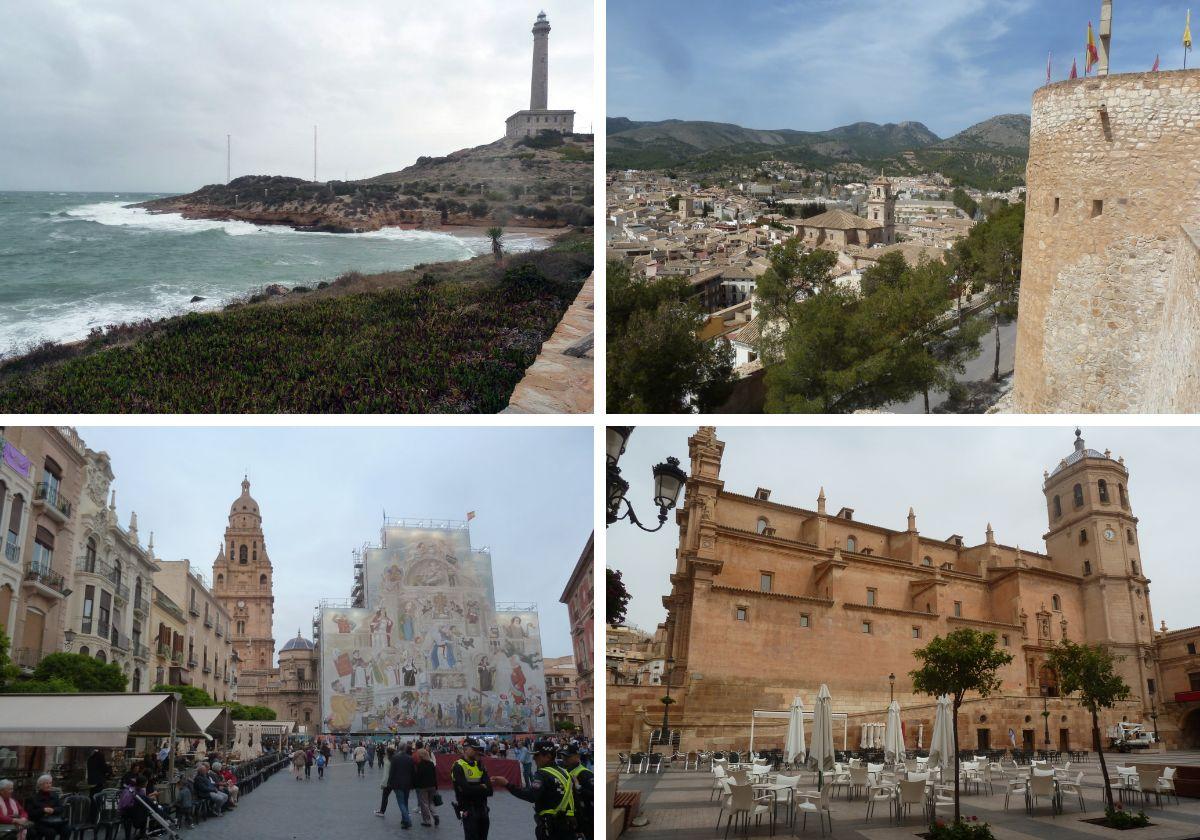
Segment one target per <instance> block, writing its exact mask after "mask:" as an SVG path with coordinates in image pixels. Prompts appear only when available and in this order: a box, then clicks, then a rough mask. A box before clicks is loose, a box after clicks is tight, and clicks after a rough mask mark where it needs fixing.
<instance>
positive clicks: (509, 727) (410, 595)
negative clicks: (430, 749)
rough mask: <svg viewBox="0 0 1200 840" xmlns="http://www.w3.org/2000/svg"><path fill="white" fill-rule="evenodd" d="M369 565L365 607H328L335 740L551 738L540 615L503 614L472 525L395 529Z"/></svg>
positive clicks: (324, 681)
mask: <svg viewBox="0 0 1200 840" xmlns="http://www.w3.org/2000/svg"><path fill="white" fill-rule="evenodd" d="M362 562H363V578H364V599H363V603H364V604H365V605H366V606H365V607H362V608H338V607H322V609H321V617H320V621H321V645H320V650H321V719H322V723H323V731H324V732H327V733H355V734H386V733H404V732H411V733H417V732H419V733H426V734H449V733H459V732H496V733H499V732H545V731H548V730H549V721H548V716H547V709H546V697H545V684H546V681H545V675H544V673H543V670H542V643H541V631H540V625H539V622H538V617H537V613H536V612H534V611H531V610H497V608H496V602H495V596H494V589H493V583H492V559H491V556H490V554H488V553H487V552H483V551H473V550H472V549H471V541H470V532H469V530H468V529H467V528H466V527H465V526H463V527H447V528H414V527H407V526H403V525H385V526H384V529H383V533H382V539H381V544H380V545H379V546H371V547H368V548H365V549H364V550H363V553H362Z"/></svg>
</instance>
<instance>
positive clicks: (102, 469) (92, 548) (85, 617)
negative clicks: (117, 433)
mask: <svg viewBox="0 0 1200 840" xmlns="http://www.w3.org/2000/svg"><path fill="white" fill-rule="evenodd" d="M113 478H114V475H113V470H112V463H111V461H110V460H109V457H108V454H107V453H105V452H93V451H92V450H91V449H88V450H86V480H85V488H84V492H83V493H82V495H81V497H80V500H79V506H78V516H79V524H78V538H79V549H80V550H79V552H78V557H76V558H75V562H74V568H73V573H74V577H73V581H72V589H71V595H70V598H69V599H68V605H67V613H68V629H70V630H73V631H74V632H75V634H76V635H75V641H74V643H73V647H72V650H73V652H75V653H79V654H82V655H84V656H94V657H95V658H96V659H99V660H100V661H101V662H112V663H113V664H115V665H117V666H119V667H120V668H121V670H122V671H124V672H125V675H126V679H127V680H128V687H129V690H130V691H133V692H139V691H147V690H149V688H150V687H151V685H153V683H152V681H151V678H152V676H153V659H152V656H151V650H150V642H151V637H152V635H153V629H152V625H151V623H150V622H151V617H150V598H151V595H152V593H153V589H154V576H155V574H156V573H157V572H158V570H159V566H158V562H157V560H156V559H155V557H154V535H153V534H151V535H150V538H149V540H148V542H147V544H146V545H145V546H143V545H142V543H141V535H140V534H139V533H138V521H137V513H136V512H131V513H130V514H129V525H128V527H125V528H122V527H121V525H120V523H119V521H118V516H117V493H116V490H114V489H112V483H113Z"/></svg>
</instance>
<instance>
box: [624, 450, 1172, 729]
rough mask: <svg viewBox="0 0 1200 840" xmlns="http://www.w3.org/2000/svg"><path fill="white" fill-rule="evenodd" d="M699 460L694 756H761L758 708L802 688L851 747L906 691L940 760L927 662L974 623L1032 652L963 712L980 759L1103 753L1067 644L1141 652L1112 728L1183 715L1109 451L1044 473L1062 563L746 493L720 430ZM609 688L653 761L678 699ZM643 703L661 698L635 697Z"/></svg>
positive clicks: (1130, 668)
mask: <svg viewBox="0 0 1200 840" xmlns="http://www.w3.org/2000/svg"><path fill="white" fill-rule="evenodd" d="M688 446H689V454H690V459H691V469H690V470H689V477H688V480H687V492H686V501H685V502H684V503H683V505H682V506H681V508H680V509H679V510H678V511H677V522H678V525H679V543H678V549H677V552H676V566H675V570H674V574H672V575H671V579H670V594H669V595H666V596H665V597H664V598H663V604H664V606H665V607H666V608H667V610H668V616H667V620H666V622H665V624H664V625H661V626H660V629H661V630H663V631H665V633H664V634H665V638H666V645H667V654H666V655H667V656H669V657H673V659H674V665H673V669H672V670H671V672H670V682H671V686H672V691H671V696H672V699H673V700H676V702H677V704H676V705H673V706H672V707H671V717H672V723H673V726H672V729H675V728H678V729H679V730H680V735H681V739H680V743H681V744H683V745H684V746H683V748H684V749H704V748H728V747H739V748H745V746H746V743H747V740H748V736H749V728H750V722H751V716H752V713H753V711H754V710H756V709H758V710H785V709H787V708H788V707H789V706H790V705H791V701H792V698H793V697H794V696H795V695H797V694H799V695H800V696H801V697H802V698H803V700H804V702H805V704H806V707H807V708H809V709H811V708H812V704H813V700H814V698H815V695H816V691H817V688H818V687H819V686H820V684H821V683H828V685H829V688H830V691H831V693H832V694H833V699H834V706H835V711H837V712H844V713H846V714H847V715H848V718H847V726H848V729H849V733H850V737H849V743H850V746H851V747H854V746H857V745H858V743H859V740H858V732H859V731H860V727H861V725H862V724H863V723H871V722H882V721H883V719H884V718H883V714H884V710H885V709H886V707H887V704H888V702H889V696H890V692H891V691H892V690H893V689H894V692H895V697H896V699H898V700H899V701H900V704H901V707H902V709H903V710H904V711H903V714H902V719H903V720H904V722H905V727H906V738H907V741H908V745H909V747H910V748H914V747H916V746H917V739H918V737H920V735H921V731H922V724H923V725H924V736H925V738H926V741H925V743H924V746H926V747H927V746H928V740H927V739H928V736H929V733H930V732H931V728H932V720H933V711H934V708H933V706H932V704H931V703H930V698H928V697H925V696H922V695H918V694H915V693H914V692H913V690H912V684H911V679H910V677H909V672H910V671H911V670H913V669H914V668H915V667H916V664H917V663H916V660H915V658H914V657H913V651H914V649H916V648H919V647H922V646H924V645H925V644H927V643H928V641H929V640H930V639H932V638H934V637H935V636H938V635H943V634H945V633H948V632H951V631H953V630H955V629H957V628H960V627H972V628H976V629H978V630H981V631H992V632H995V633H996V635H997V639H998V643H999V645H1000V646H1001V647H1002V648H1003V649H1004V650H1005V651H1007V652H1008V653H1010V654H1012V656H1013V661H1012V663H1011V664H1010V665H1008V666H1007V667H1006V668H1004V669H1003V671H1002V674H1001V677H1002V679H1003V687H1002V690H1001V691H1000V693H999V694H998V695H996V696H993V697H991V698H988V699H986V700H981V699H974V700H969V701H968V702H967V703H966V704H965V705H964V706H963V709H962V716H961V718H960V724H959V725H960V730H959V737H960V739H961V743H962V745H963V748H964V749H972V748H979V749H984V748H993V749H1002V748H1007V747H1010V746H1016V747H1019V748H1022V747H1023V748H1027V749H1033V748H1036V749H1041V748H1044V747H1045V746H1046V743H1045V740H1046V735H1045V733H1046V731H1047V730H1048V731H1049V734H1050V742H1051V743H1050V746H1051V747H1052V748H1056V749H1091V747H1092V744H1091V727H1090V719H1089V717H1088V716H1087V714H1086V713H1085V712H1084V711H1083V710H1082V709H1081V708H1080V707H1079V704H1078V703H1077V702H1076V701H1074V700H1070V699H1067V698H1063V697H1061V696H1060V692H1059V689H1058V685H1057V680H1056V677H1055V674H1054V673H1053V672H1052V671H1051V670H1050V669H1049V668H1048V667H1046V662H1047V657H1048V655H1049V653H1050V651H1051V649H1052V647H1053V646H1054V645H1056V644H1057V643H1058V642H1059V641H1060V640H1062V639H1064V638H1066V639H1071V640H1073V641H1078V642H1089V643H1103V644H1105V645H1107V646H1108V647H1110V648H1111V649H1112V650H1113V651H1114V652H1115V653H1117V654H1118V655H1120V656H1122V657H1124V658H1123V660H1122V661H1121V663H1120V665H1119V669H1120V673H1121V675H1122V676H1123V677H1124V679H1125V681H1126V683H1128V684H1129V686H1131V688H1132V695H1131V698H1130V699H1129V700H1128V701H1126V702H1123V703H1120V704H1119V705H1118V706H1117V707H1115V708H1113V709H1111V710H1108V711H1107V712H1106V713H1105V714H1104V716H1103V720H1102V724H1103V725H1105V726H1108V725H1112V724H1114V723H1116V722H1118V721H1121V720H1123V719H1124V720H1129V721H1134V722H1144V723H1145V725H1146V727H1147V728H1148V729H1149V728H1150V726H1151V718H1152V715H1153V714H1155V713H1156V712H1161V711H1163V710H1164V696H1163V695H1164V692H1169V691H1172V690H1173V689H1172V688H1171V687H1170V686H1167V687H1166V688H1165V689H1162V690H1160V689H1159V686H1161V685H1162V683H1163V681H1162V679H1161V678H1162V677H1163V676H1164V674H1165V673H1166V672H1165V671H1163V672H1162V673H1160V661H1159V659H1160V657H1159V650H1158V648H1159V640H1158V639H1156V634H1155V632H1154V618H1153V612H1152V610H1151V606H1150V580H1149V578H1148V577H1147V576H1146V570H1145V568H1144V567H1143V564H1142V555H1141V551H1140V544H1139V537H1138V518H1137V517H1136V516H1135V515H1134V512H1133V504H1132V497H1131V493H1130V489H1129V481H1130V474H1129V470H1128V469H1127V468H1126V465H1125V463H1124V461H1123V460H1122V459H1121V458H1119V457H1116V456H1114V455H1113V454H1112V453H1111V452H1109V451H1107V450H1106V451H1098V450H1096V449H1091V448H1089V447H1088V446H1087V445H1086V443H1085V442H1084V440H1083V438H1082V436H1081V435H1080V434H1079V432H1078V431H1077V432H1076V438H1075V442H1074V446H1073V447H1072V448H1071V449H1070V450H1069V451H1067V452H1066V453H1065V456H1064V457H1063V459H1062V460H1061V461H1060V462H1058V463H1057V464H1054V465H1052V466H1051V468H1050V469H1049V470H1048V471H1046V472H1045V473H1044V475H1043V477H1042V486H1041V490H1042V493H1043V495H1044V497H1045V504H1046V523H1047V524H1046V532H1045V536H1044V539H1045V551H1044V552H1039V551H1029V550H1025V549H1021V548H1018V547H1015V546H1010V545H1005V544H1004V543H1003V542H1001V541H999V540H998V539H997V537H996V535H995V534H994V533H993V531H992V529H991V526H990V525H989V526H988V528H987V531H986V533H985V534H984V535H982V536H983V539H982V541H979V540H975V541H971V540H968V539H967V538H966V537H964V536H962V535H959V534H951V535H948V536H933V535H929V534H923V533H921V531H920V528H919V525H918V519H917V515H916V513H915V512H913V511H912V510H911V509H910V511H909V514H908V521H907V523H906V525H905V527H902V528H899V529H896V528H891V527H886V526H883V525H879V524H875V523H869V522H862V521H859V520H857V519H855V516H854V510H853V509H852V508H850V507H841V508H838V509H834V508H832V507H831V506H829V505H828V504H827V500H826V498H825V494H824V491H823V490H822V491H821V492H820V494H819V495H818V496H817V498H816V499H815V506H814V507H811V508H808V507H800V506H797V505H795V504H794V503H793V502H792V501H791V500H786V501H785V500H776V499H774V498H773V497H772V491H771V489H770V488H765V487H759V488H756V489H753V490H752V491H751V492H746V491H745V490H742V489H740V488H739V489H733V488H728V489H727V488H726V486H725V483H724V482H723V481H722V480H721V463H722V459H723V457H724V455H725V444H724V443H723V442H722V441H720V440H718V438H717V435H716V431H715V429H713V428H711V427H702V428H700V429H699V430H698V431H697V432H696V433H695V434H694V435H692V436H691V437H690V438H689V440H688ZM1189 638H1191V637H1189ZM1179 647H1180V648H1181V649H1182V644H1180V645H1179ZM890 674H894V675H895V680H894V686H893V684H892V683H891V681H890V680H889V675H890ZM1171 682H1172V680H1171V679H1168V683H1171ZM609 689H610V702H609V704H608V705H609V715H610V718H612V720H610V724H609V739H610V742H611V743H613V745H614V746H613V748H614V749H623V748H625V746H624V745H629V744H632V745H634V746H635V748H636V747H637V746H639V745H640V746H641V747H642V748H644V747H645V745H646V743H647V739H648V737H649V732H650V728H651V727H653V726H654V721H655V720H657V719H658V717H660V716H661V705H660V704H659V703H658V701H657V697H658V695H660V694H661V693H662V691H661V688H660V687H654V688H649V689H637V688H630V689H623V688H622V687H614V686H609ZM639 690H640V691H641V692H642V694H643V695H645V696H644V697H643V696H642V695H637V696H634V695H635V694H637V692H638V691H639ZM621 691H625V692H626V694H628V695H629V696H628V697H626V696H624V695H621ZM612 692H615V693H616V694H617V695H621V696H614V695H613V694H612ZM655 692H657V693H655ZM1172 696H1175V697H1178V696H1179V695H1167V697H1166V700H1167V702H1168V704H1169V703H1170V702H1171V699H1172ZM638 709H640V710H641V712H644V714H639V713H638V711H636V710H638ZM1181 719H1182V718H1181ZM1157 723H1158V729H1159V732H1160V735H1161V737H1162V738H1163V739H1164V740H1165V741H1166V742H1167V743H1168V744H1177V743H1179V741H1180V738H1181V733H1180V730H1179V726H1180V722H1179V721H1176V720H1174V719H1173V718H1172V716H1171V715H1164V716H1162V717H1161V718H1160V719H1158V721H1157ZM835 728H836V729H838V732H837V733H836V734H835V740H837V741H838V746H839V748H840V747H841V737H842V733H841V726H840V725H835ZM775 729H776V730H778V732H776V734H777V735H778V736H779V737H778V738H777V739H776V740H779V739H781V738H782V734H783V733H782V730H781V729H779V728H778V727H776V728H775ZM772 731H775V730H771V729H770V727H767V729H766V730H764V729H763V728H760V729H759V732H760V733H764V735H765V733H766V732H772ZM760 737H763V736H760ZM773 737H774V736H768V737H767V741H763V740H760V741H759V744H760V745H761V746H764V747H766V746H770V745H771V743H769V741H770V739H771V738H773ZM781 745H782V743H780V744H778V745H777V746H781Z"/></svg>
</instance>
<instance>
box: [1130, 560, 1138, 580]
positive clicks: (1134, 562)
mask: <svg viewBox="0 0 1200 840" xmlns="http://www.w3.org/2000/svg"><path fill="white" fill-rule="evenodd" d="M1129 565H1130V566H1132V567H1133V573H1134V575H1135V576H1136V575H1137V573H1138V564H1137V561H1136V560H1131V561H1130V563H1129Z"/></svg>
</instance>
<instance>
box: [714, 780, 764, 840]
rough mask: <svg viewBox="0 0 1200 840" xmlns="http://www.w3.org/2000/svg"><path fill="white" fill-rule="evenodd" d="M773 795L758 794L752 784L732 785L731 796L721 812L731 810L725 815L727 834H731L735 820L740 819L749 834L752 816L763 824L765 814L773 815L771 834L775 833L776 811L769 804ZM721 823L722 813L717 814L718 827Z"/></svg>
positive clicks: (756, 821)
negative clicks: (731, 826)
mask: <svg viewBox="0 0 1200 840" xmlns="http://www.w3.org/2000/svg"><path fill="white" fill-rule="evenodd" d="M770 801H771V795H770V794H769V793H764V794H761V795H758V796H756V795H755V792H754V788H752V787H750V785H730V786H729V796H728V798H726V799H725V802H724V804H723V805H722V806H721V813H722V814H723V813H724V812H725V811H728V812H729V816H727V817H725V836H726V837H728V836H729V827H730V825H731V824H732V823H733V822H734V821H735V820H737V821H740V822H741V823H742V824H743V826H744V827H745V831H746V833H747V834H749V832H750V817H754V821H755V823H756V824H759V825H761V824H762V818H763V814H770V816H771V834H772V835H774V834H775V812H774V810H773V809H772V808H771V805H770V804H769V803H770ZM720 825H721V814H718V815H717V827H718V828H720Z"/></svg>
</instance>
